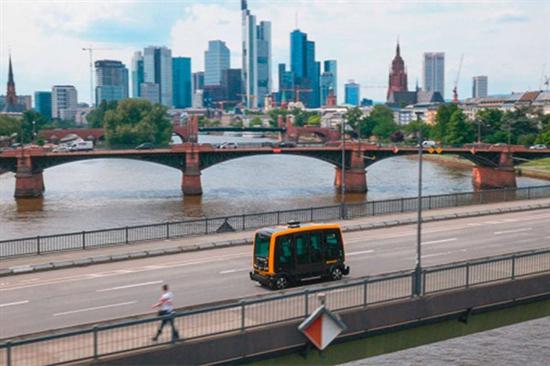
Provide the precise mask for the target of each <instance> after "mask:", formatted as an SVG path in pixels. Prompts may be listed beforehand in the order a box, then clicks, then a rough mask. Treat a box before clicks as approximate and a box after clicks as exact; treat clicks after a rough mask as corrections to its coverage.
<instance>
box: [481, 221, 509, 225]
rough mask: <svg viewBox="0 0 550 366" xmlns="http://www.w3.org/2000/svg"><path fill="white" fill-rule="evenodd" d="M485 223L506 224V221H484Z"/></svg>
mask: <svg viewBox="0 0 550 366" xmlns="http://www.w3.org/2000/svg"><path fill="white" fill-rule="evenodd" d="M483 223H484V224H489V225H498V224H504V222H502V221H484V222H483Z"/></svg>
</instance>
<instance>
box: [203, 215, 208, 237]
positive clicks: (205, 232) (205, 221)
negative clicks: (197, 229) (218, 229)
mask: <svg viewBox="0 0 550 366" xmlns="http://www.w3.org/2000/svg"><path fill="white" fill-rule="evenodd" d="M204 234H208V217H207V218H206V219H205V220H204Z"/></svg>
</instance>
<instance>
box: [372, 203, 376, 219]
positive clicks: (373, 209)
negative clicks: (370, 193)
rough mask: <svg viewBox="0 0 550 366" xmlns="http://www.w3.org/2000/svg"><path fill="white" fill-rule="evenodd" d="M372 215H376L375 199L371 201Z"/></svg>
mask: <svg viewBox="0 0 550 366" xmlns="http://www.w3.org/2000/svg"><path fill="white" fill-rule="evenodd" d="M372 216H376V201H372Z"/></svg>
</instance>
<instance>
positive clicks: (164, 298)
mask: <svg viewBox="0 0 550 366" xmlns="http://www.w3.org/2000/svg"><path fill="white" fill-rule="evenodd" d="M173 299H174V295H173V294H172V292H171V291H170V290H169V289H168V285H162V295H161V296H160V299H159V301H158V302H157V303H156V304H154V305H152V306H151V308H152V309H155V308H160V310H159V311H158V315H159V316H161V317H163V318H162V322H161V323H160V327H159V329H158V331H157V335H155V336H154V337H153V341H154V342H156V341H157V340H158V338H159V336H160V334H161V333H162V329H163V328H164V326H165V325H166V323H170V326H171V327H172V341H175V340H177V339H178V338H179V333H178V331H177V330H176V326H175V325H174V317H173V314H174V305H173V303H172V301H173Z"/></svg>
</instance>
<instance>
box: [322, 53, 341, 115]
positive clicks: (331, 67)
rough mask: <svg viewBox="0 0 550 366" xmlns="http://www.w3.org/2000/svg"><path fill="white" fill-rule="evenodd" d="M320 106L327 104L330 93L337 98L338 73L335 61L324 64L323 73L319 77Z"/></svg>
mask: <svg viewBox="0 0 550 366" xmlns="http://www.w3.org/2000/svg"><path fill="white" fill-rule="evenodd" d="M320 85H321V105H326V104H327V98H328V96H329V94H330V93H331V91H332V94H333V95H334V97H335V98H337V96H338V90H337V89H338V71H337V64H336V60H326V61H325V62H324V72H323V74H322V75H321V82H320Z"/></svg>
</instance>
